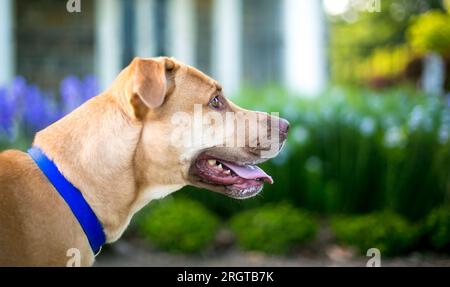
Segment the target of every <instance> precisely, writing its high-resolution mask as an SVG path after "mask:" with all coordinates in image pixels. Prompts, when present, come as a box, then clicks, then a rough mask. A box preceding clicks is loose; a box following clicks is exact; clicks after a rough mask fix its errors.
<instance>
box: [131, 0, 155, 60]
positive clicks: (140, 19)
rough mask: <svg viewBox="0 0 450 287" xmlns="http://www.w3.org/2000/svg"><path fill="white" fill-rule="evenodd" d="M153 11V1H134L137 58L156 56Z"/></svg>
mask: <svg viewBox="0 0 450 287" xmlns="http://www.w3.org/2000/svg"><path fill="white" fill-rule="evenodd" d="M154 10H155V1H154V0H136V1H135V11H136V17H135V31H136V33H135V35H136V37H135V38H136V45H135V53H136V56H138V57H143V58H147V57H154V56H157V55H156V35H155V15H154V13H153V12H154Z"/></svg>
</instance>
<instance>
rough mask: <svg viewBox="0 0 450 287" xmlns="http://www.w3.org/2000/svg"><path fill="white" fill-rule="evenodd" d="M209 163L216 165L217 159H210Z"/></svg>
mask: <svg viewBox="0 0 450 287" xmlns="http://www.w3.org/2000/svg"><path fill="white" fill-rule="evenodd" d="M208 164H209V165H216V160H215V159H208Z"/></svg>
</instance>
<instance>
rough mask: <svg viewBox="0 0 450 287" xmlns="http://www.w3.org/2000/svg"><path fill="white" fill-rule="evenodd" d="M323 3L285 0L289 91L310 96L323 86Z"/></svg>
mask: <svg viewBox="0 0 450 287" xmlns="http://www.w3.org/2000/svg"><path fill="white" fill-rule="evenodd" d="M321 4H322V1H318V0H301V1H299V0H284V17H283V19H284V29H283V30H284V33H285V34H284V43H285V53H284V71H285V73H284V78H285V84H286V86H287V87H288V89H290V90H292V91H294V92H299V93H302V94H303V95H307V96H311V95H316V94H317V93H319V92H320V91H321V90H322V89H323V88H324V86H325V85H326V78H327V76H326V75H327V72H326V53H325V18H324V15H323V11H322V5H321Z"/></svg>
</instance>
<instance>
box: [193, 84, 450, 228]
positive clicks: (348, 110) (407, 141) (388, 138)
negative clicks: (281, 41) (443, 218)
mask: <svg viewBox="0 0 450 287" xmlns="http://www.w3.org/2000/svg"><path fill="white" fill-rule="evenodd" d="M233 100H235V101H236V102H237V103H238V104H240V105H242V106H243V107H246V108H249V109H256V110H262V111H268V112H271V111H276V112H279V113H280V115H281V116H282V117H285V118H287V119H288V120H289V121H290V123H291V129H290V134H289V139H288V143H287V145H286V147H285V149H284V150H283V151H282V152H281V154H280V155H279V156H278V157H276V158H274V159H271V160H269V161H268V162H266V163H264V164H262V165H261V167H263V169H264V170H266V171H267V172H268V173H269V174H271V175H272V176H273V178H274V181H275V183H274V184H273V185H268V184H266V185H265V187H264V191H263V193H262V196H259V197H256V198H253V199H249V200H246V201H236V200H232V199H228V198H224V197H223V196H222V195H220V194H216V193H211V192H207V191H200V190H198V189H189V190H188V191H187V193H188V194H189V196H191V197H193V198H195V199H197V200H200V201H201V202H203V203H205V204H206V205H207V206H208V207H209V208H210V209H212V210H214V211H217V212H218V213H219V214H220V215H222V216H224V217H227V216H230V215H232V214H234V213H236V212H238V211H240V210H245V209H249V208H253V207H256V206H258V205H261V204H264V203H271V202H280V201H289V202H290V203H292V204H293V205H295V206H296V207H301V208H305V209H307V210H311V211H314V212H319V213H331V214H333V213H358V214H359V213H368V212H372V211H376V210H381V209H384V208H389V209H391V210H393V211H395V212H397V213H400V214H401V215H403V216H406V217H407V218H408V219H411V220H420V219H421V218H423V217H424V216H426V215H427V214H428V213H429V212H430V210H431V209H433V208H434V207H436V206H437V205H440V204H441V203H442V202H443V201H444V200H445V198H446V193H447V192H449V190H448V186H449V184H448V183H449V182H450V139H449V136H450V111H449V110H448V108H446V104H445V103H444V101H442V100H441V99H440V98H438V97H432V96H427V95H423V94H420V93H418V92H416V91H414V90H409V89H393V90H385V91H383V92H382V93H381V92H373V91H369V90H362V89H342V88H333V89H330V90H328V91H327V92H326V93H324V94H323V95H321V96H318V97H316V98H302V97H298V96H296V95H293V94H289V93H288V92H286V91H285V90H283V89H281V88H278V87H267V88H264V89H245V90H243V91H242V92H241V93H240V94H239V97H236V98H235V99H233Z"/></svg>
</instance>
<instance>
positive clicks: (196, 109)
mask: <svg viewBox="0 0 450 287" xmlns="http://www.w3.org/2000/svg"><path fill="white" fill-rule="evenodd" d="M127 70H128V71H127V73H129V74H128V77H127V78H128V79H131V80H129V81H128V82H127V84H126V85H127V89H126V91H127V92H126V93H127V96H126V101H127V103H126V105H125V106H126V110H127V113H128V114H129V115H130V116H131V117H132V118H133V119H134V120H135V121H137V122H139V123H140V124H141V125H142V133H141V137H140V140H139V143H138V145H137V149H136V153H135V163H134V164H135V170H136V178H137V180H138V185H139V186H141V187H146V186H148V185H158V186H168V185H181V186H182V185H193V186H197V187H202V188H206V189H209V190H212V191H216V192H220V193H223V194H225V195H228V196H231V197H234V198H248V197H251V196H253V195H255V194H257V193H258V192H260V191H261V190H262V187H263V184H264V182H270V183H271V182H272V178H271V177H270V176H269V175H267V174H266V173H265V172H264V171H262V170H261V169H260V168H258V167H257V166H256V164H258V163H261V162H263V161H265V160H267V159H269V158H272V157H275V156H276V155H277V154H278V153H279V151H280V150H281V148H282V146H283V144H284V142H285V140H286V137H287V132H288V129H289V124H288V122H287V121H286V120H284V119H281V118H278V117H276V116H271V115H268V114H266V113H262V112H255V111H249V110H245V109H242V108H240V107H238V106H237V105H235V104H233V103H232V102H231V101H230V100H229V99H227V98H226V97H225V95H224V91H223V89H222V87H221V86H220V85H219V84H218V83H217V82H216V81H215V80H213V79H211V78H209V77H207V76H206V75H204V74H203V73H201V72H200V71H198V70H196V69H194V68H192V67H190V66H187V65H184V64H182V63H180V62H178V61H176V60H175V59H173V58H165V57H160V58H151V59H139V58H136V59H134V60H133V62H132V63H131V64H130V66H129V67H128V69H127Z"/></svg>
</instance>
